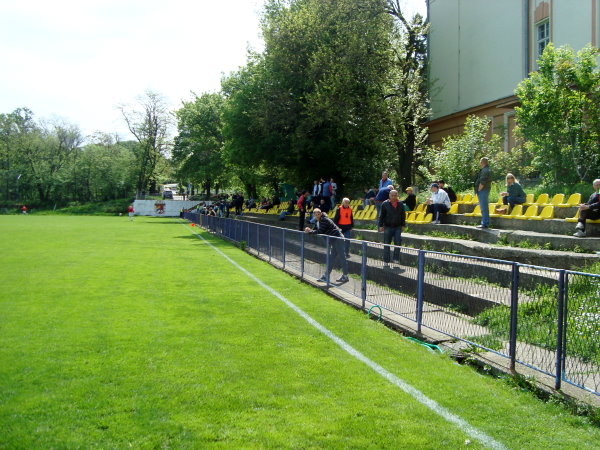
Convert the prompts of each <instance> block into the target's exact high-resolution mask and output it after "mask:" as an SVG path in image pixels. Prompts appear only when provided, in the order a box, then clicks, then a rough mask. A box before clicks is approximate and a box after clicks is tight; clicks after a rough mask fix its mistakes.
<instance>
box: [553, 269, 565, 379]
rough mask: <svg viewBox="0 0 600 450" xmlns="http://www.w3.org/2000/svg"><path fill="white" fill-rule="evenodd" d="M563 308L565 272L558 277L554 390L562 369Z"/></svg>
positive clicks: (560, 377)
mask: <svg viewBox="0 0 600 450" xmlns="http://www.w3.org/2000/svg"><path fill="white" fill-rule="evenodd" d="M564 308H565V270H564V269H563V270H561V271H560V272H559V275H558V317H557V321H558V323H557V330H556V380H555V383H554V388H555V389H556V390H559V389H560V384H561V380H562V369H563V358H564V349H563V327H564Z"/></svg>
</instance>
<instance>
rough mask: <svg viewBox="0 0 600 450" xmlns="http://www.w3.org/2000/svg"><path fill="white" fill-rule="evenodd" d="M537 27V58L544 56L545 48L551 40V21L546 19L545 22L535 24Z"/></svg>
mask: <svg viewBox="0 0 600 450" xmlns="http://www.w3.org/2000/svg"><path fill="white" fill-rule="evenodd" d="M535 29H536V44H537V54H536V59H538V58H539V57H540V56H542V53H544V49H545V48H546V46H547V45H548V43H549V42H550V21H549V20H544V21H543V22H540V23H538V24H537V25H536V26H535Z"/></svg>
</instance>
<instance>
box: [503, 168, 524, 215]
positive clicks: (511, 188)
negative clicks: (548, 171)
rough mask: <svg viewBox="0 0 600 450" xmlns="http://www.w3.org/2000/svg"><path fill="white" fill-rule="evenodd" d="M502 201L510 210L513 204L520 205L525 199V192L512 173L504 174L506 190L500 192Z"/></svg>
mask: <svg viewBox="0 0 600 450" xmlns="http://www.w3.org/2000/svg"><path fill="white" fill-rule="evenodd" d="M500 195H501V196H502V203H504V204H505V205H509V210H508V211H507V213H508V212H510V210H512V209H513V208H514V207H515V205H522V204H523V203H525V200H527V194H525V191H524V190H523V188H522V187H521V185H520V184H519V181H518V180H517V179H516V178H515V176H514V175H513V174H512V173H507V174H506V192H501V193H500Z"/></svg>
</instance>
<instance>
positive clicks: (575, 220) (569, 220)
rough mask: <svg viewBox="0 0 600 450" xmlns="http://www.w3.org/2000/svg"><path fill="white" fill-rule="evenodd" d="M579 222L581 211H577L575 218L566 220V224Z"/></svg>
mask: <svg viewBox="0 0 600 450" xmlns="http://www.w3.org/2000/svg"><path fill="white" fill-rule="evenodd" d="M578 220H579V210H577V213H576V214H575V216H573V217H567V218H566V219H565V222H577V221H578Z"/></svg>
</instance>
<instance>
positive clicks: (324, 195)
mask: <svg viewBox="0 0 600 450" xmlns="http://www.w3.org/2000/svg"><path fill="white" fill-rule="evenodd" d="M331 193H332V186H331V181H329V180H325V181H324V182H323V189H322V190H321V199H322V200H325V203H327V210H325V211H323V212H328V211H329V210H331V209H333V206H331ZM323 204H324V203H323V202H321V206H323ZM334 206H335V205H334Z"/></svg>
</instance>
